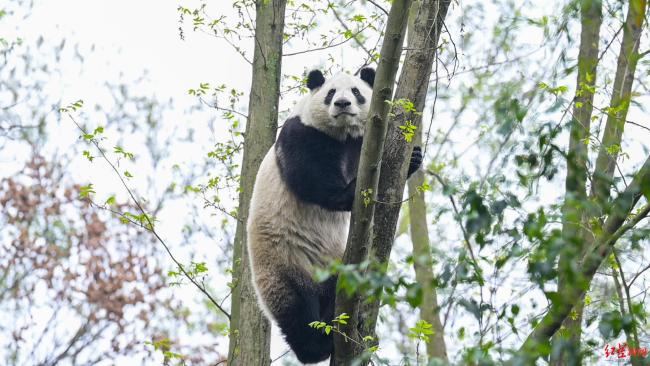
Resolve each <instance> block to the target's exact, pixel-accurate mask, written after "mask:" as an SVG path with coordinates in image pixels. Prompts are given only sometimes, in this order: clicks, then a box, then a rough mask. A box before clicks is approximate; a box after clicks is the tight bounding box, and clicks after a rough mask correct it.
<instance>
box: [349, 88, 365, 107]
mask: <svg viewBox="0 0 650 366" xmlns="http://www.w3.org/2000/svg"><path fill="white" fill-rule="evenodd" d="M352 94H354V97H355V98H357V102H358V103H359V104H363V103H365V102H366V98H364V97H363V95H361V92H360V91H359V89H357V88H352Z"/></svg>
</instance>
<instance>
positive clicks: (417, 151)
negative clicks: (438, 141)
mask: <svg viewBox="0 0 650 366" xmlns="http://www.w3.org/2000/svg"><path fill="white" fill-rule="evenodd" d="M420 165H422V148H421V147H419V146H415V147H413V153H412V154H411V161H410V162H409V171H408V174H407V175H406V178H407V179H408V178H409V177H410V176H411V175H412V174H413V173H415V172H416V171H417V170H418V169H420Z"/></svg>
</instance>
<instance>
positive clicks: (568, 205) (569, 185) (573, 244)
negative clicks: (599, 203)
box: [551, 0, 603, 366]
mask: <svg viewBox="0 0 650 366" xmlns="http://www.w3.org/2000/svg"><path fill="white" fill-rule="evenodd" d="M580 21H581V25H582V30H581V33H580V51H579V54H578V79H577V81H576V94H575V98H574V104H573V118H572V119H571V132H570V137H569V151H568V152H567V175H566V180H565V188H566V192H565V196H564V204H563V206H562V237H563V240H564V242H565V243H566V246H565V249H564V250H563V252H562V253H561V254H560V259H559V266H558V267H559V275H558V288H559V289H560V291H561V289H563V288H564V287H566V286H567V285H568V282H569V281H572V277H573V276H572V273H575V272H576V271H577V268H579V264H578V261H577V259H578V258H580V256H581V255H582V254H583V252H584V244H585V241H587V240H588V236H590V235H591V234H590V233H589V232H588V231H587V230H582V227H583V226H582V220H583V217H586V216H585V214H584V209H583V207H585V203H586V202H587V189H586V185H587V174H588V169H587V161H588V159H589V156H588V150H587V148H588V146H589V145H587V144H585V143H584V140H585V138H588V137H589V133H590V127H591V114H592V112H593V101H594V91H595V87H594V85H595V84H596V79H597V77H596V76H597V75H596V72H597V68H598V44H599V43H600V26H601V24H602V21H603V15H602V3H601V2H600V1H593V0H582V1H581V2H580ZM592 240H593V238H589V242H592ZM583 309H584V306H583V299H580V302H579V304H577V305H576V309H575V313H576V314H577V316H576V317H569V318H567V319H566V321H565V322H564V328H565V329H566V332H563V333H562V334H561V335H560V334H558V335H557V336H556V337H555V338H554V340H553V350H554V352H553V353H552V356H551V364H552V365H557V366H560V365H567V364H579V363H580V358H581V357H580V335H581V330H582V312H583Z"/></svg>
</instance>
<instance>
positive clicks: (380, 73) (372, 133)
mask: <svg viewBox="0 0 650 366" xmlns="http://www.w3.org/2000/svg"><path fill="white" fill-rule="evenodd" d="M410 4H411V0H394V1H393V3H392V6H391V9H390V12H389V14H388V20H387V22H386V31H385V35H384V42H383V44H382V48H381V53H380V60H379V66H378V67H377V73H376V75H375V82H374V87H373V94H372V100H371V102H370V111H369V112H368V121H367V122H366V130H365V133H364V139H363V145H362V147H361V159H360V162H359V169H358V175H357V187H356V192H355V200H354V204H353V207H352V218H351V220H350V232H349V235H348V241H347V246H346V249H345V253H344V255H343V262H344V263H346V264H359V263H361V262H363V261H365V260H366V259H367V258H368V251H369V248H370V232H371V228H372V220H373V215H374V211H375V202H376V195H377V184H378V180H379V168H380V163H381V157H382V153H383V150H384V141H385V139H386V129H387V123H386V119H387V117H388V112H389V105H388V103H386V102H387V101H390V100H391V97H392V94H393V85H394V84H395V74H396V73H397V68H398V66H399V61H400V55H401V53H402V43H403V41H404V33H406V24H407V20H408V10H409V7H410ZM367 198H370V199H371V200H370V202H368V200H367ZM362 300H363V299H362V298H361V296H360V295H359V294H355V295H352V296H350V297H348V296H347V295H346V294H345V293H339V294H337V296H336V308H335V315H339V314H342V313H346V314H348V315H349V316H350V318H349V320H348V325H347V326H345V327H344V329H343V331H344V332H345V333H346V334H347V336H348V337H350V338H352V339H353V340H355V341H356V342H355V341H348V340H347V339H346V338H345V337H343V336H341V335H339V334H335V335H334V353H333V355H332V357H331V364H332V365H336V366H339V365H340V366H348V365H350V363H351V362H352V360H354V359H355V358H358V356H360V355H361V354H362V353H363V351H364V348H363V347H362V342H361V337H360V334H359V321H360V318H359V316H360V314H359V308H360V305H361V302H362Z"/></svg>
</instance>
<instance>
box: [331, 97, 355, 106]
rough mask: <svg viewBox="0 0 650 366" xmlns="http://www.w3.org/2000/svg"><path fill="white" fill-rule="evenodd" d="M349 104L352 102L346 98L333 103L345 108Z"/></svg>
mask: <svg viewBox="0 0 650 366" xmlns="http://www.w3.org/2000/svg"><path fill="white" fill-rule="evenodd" d="M351 104H352V102H350V101H349V100H347V99H339V100H337V101H336V102H334V105H335V106H337V107H339V108H346V107H349V106H350V105H351Z"/></svg>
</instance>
